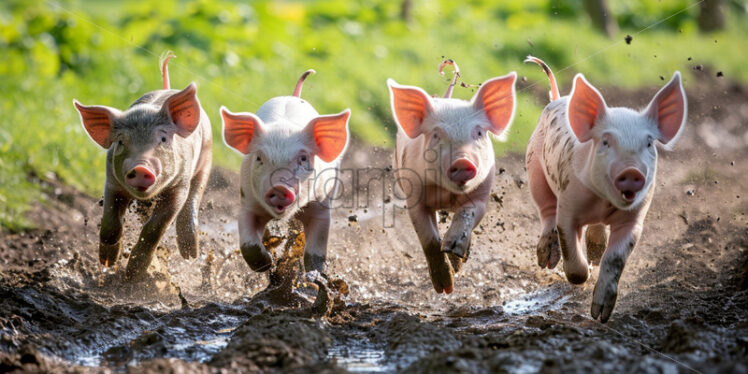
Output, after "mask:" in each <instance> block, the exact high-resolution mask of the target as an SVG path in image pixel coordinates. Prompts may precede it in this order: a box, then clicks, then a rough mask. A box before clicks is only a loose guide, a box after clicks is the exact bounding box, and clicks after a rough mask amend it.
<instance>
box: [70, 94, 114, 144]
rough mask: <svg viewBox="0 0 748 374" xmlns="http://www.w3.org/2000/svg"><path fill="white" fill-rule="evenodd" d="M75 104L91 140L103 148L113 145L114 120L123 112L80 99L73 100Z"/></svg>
mask: <svg viewBox="0 0 748 374" xmlns="http://www.w3.org/2000/svg"><path fill="white" fill-rule="evenodd" d="M73 105H74V106H75V109H77V110H78V114H80V117H81V124H83V128H84V129H85V130H86V133H88V136H90V137H91V140H93V141H94V142H95V143H96V144H98V145H100V146H101V147H102V148H105V149H108V148H109V146H110V145H112V139H111V138H110V137H109V135H110V134H111V132H112V121H113V120H114V118H116V117H119V116H120V115H121V114H122V112H120V111H119V110H117V109H114V108H110V107H106V106H102V105H91V106H86V105H82V104H81V103H79V102H78V100H73Z"/></svg>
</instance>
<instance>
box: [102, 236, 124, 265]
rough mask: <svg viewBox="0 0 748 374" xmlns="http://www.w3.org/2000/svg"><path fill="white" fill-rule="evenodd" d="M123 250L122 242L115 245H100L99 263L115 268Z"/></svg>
mask: <svg viewBox="0 0 748 374" xmlns="http://www.w3.org/2000/svg"><path fill="white" fill-rule="evenodd" d="M121 248H122V245H121V242H116V243H114V244H106V243H104V242H101V243H99V262H101V264H102V265H104V266H106V267H112V266H114V264H116V263H117V260H118V259H119V254H120V251H121Z"/></svg>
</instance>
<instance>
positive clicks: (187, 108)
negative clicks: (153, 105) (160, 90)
mask: <svg viewBox="0 0 748 374" xmlns="http://www.w3.org/2000/svg"><path fill="white" fill-rule="evenodd" d="M162 110H163V111H164V112H166V114H167V115H168V116H169V118H171V121H172V122H174V124H175V125H176V126H177V134H179V136H181V137H187V136H189V135H190V134H192V132H193V131H195V129H196V128H197V125H198V124H199V123H200V102H199V101H198V100H197V87H196V86H195V83H194V82H193V83H190V85H189V86H187V88H185V89H183V90H182V91H179V92H177V93H175V94H174V95H171V97H169V98H168V99H166V102H165V103H164V106H163V107H162Z"/></svg>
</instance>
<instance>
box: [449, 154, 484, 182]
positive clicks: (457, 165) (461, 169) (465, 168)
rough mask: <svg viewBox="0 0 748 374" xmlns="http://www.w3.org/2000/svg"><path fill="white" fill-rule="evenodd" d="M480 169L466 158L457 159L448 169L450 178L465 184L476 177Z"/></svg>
mask: <svg viewBox="0 0 748 374" xmlns="http://www.w3.org/2000/svg"><path fill="white" fill-rule="evenodd" d="M477 173H478V169H477V168H476V167H475V164H473V163H472V162H471V161H470V160H468V159H465V158H460V159H457V160H456V161H455V162H453V163H452V165H450V166H449V170H447V176H448V177H449V179H450V180H451V181H453V182H455V183H457V184H461V185H462V184H465V183H467V181H469V180H471V179H473V178H475V175H476V174H477Z"/></svg>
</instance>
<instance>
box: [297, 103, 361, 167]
mask: <svg viewBox="0 0 748 374" xmlns="http://www.w3.org/2000/svg"><path fill="white" fill-rule="evenodd" d="M350 116H351V110H350V109H346V110H344V111H342V112H340V113H338V114H331V115H327V116H319V117H317V118H315V119H313V120H311V121H309V124H308V125H306V129H305V131H307V132H308V133H309V134H310V135H311V136H312V137H313V138H314V144H315V145H316V146H317V152H316V155H317V157H319V158H321V159H322V161H324V162H332V161H333V160H335V159H336V158H338V156H340V154H341V153H343V150H345V146H346V145H347V144H348V118H350Z"/></svg>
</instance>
